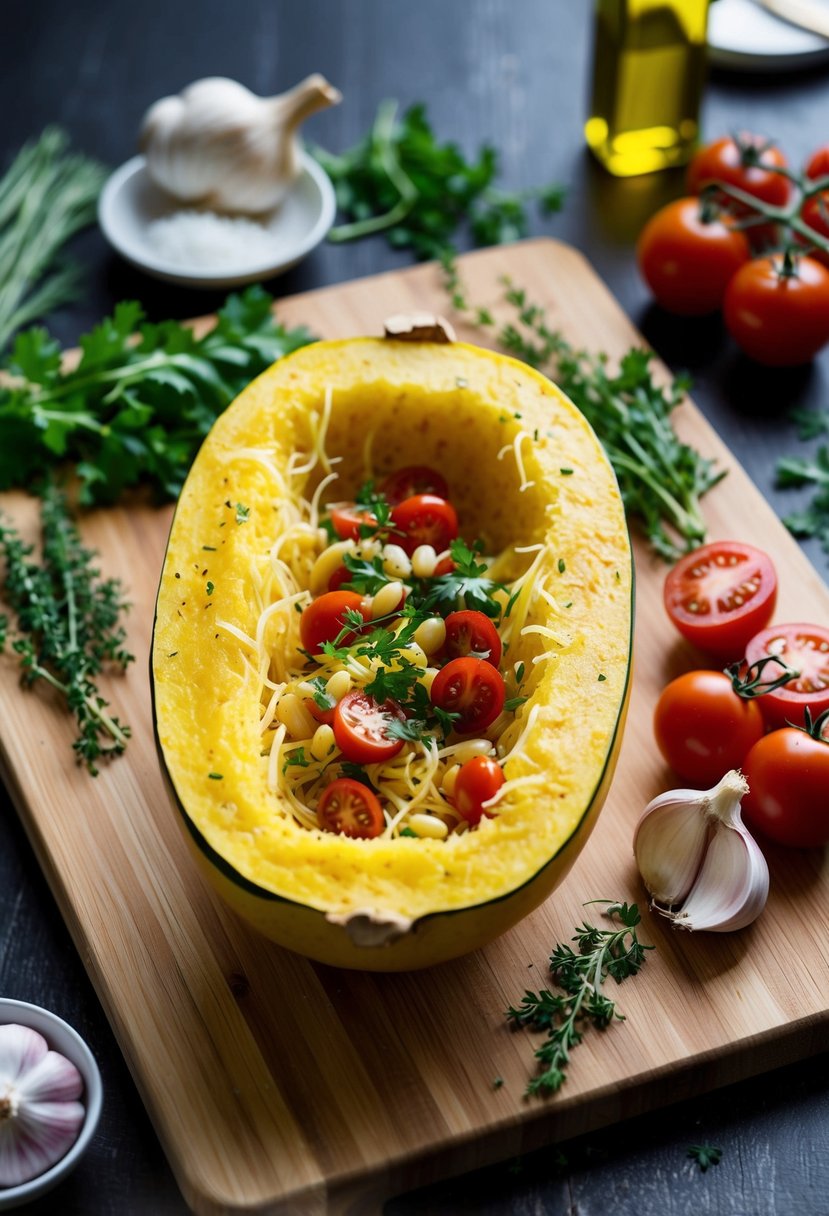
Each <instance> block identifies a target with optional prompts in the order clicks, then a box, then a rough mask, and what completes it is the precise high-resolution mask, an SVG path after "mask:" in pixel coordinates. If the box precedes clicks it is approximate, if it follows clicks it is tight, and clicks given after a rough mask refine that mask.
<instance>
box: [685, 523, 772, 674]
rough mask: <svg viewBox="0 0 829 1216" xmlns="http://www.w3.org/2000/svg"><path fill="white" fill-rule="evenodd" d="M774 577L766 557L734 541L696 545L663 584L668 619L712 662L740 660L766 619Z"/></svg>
mask: <svg viewBox="0 0 829 1216" xmlns="http://www.w3.org/2000/svg"><path fill="white" fill-rule="evenodd" d="M776 599H777V575H776V574H775V570H774V566H773V565H772V562H771V558H770V557H768V556H767V554H765V553H763V552H762V550H761V549H755V548H754V546H753V545H746V544H743V543H742V542H740V541H727V540H720V541H714V542H713V543H712V544H710V545H702V547H701V548H699V549H695V550H694V552H693V553H688V554H686V555H685V557H683V558H681V559H680V560H679V561H678V562H677V564H676V565H675V566H674V568H673V570H671V571H670V573H669V574H668V576H667V578H666V579H665V588H664V600H665V609H666V611H667V613H668V616H669V617H670V618H671V620H672V621H673V623H674V625H675V626H676V628H677V629H678V630H679V632H680V633H681V634H682V636H683V637H684V638H686V639H687V641H689V642H691V643H692V644H693V645H694V646H698V647H699V649H700V650H703V651H705V653H706V654H711V655H714V656H715V657H716V658H718V659H723V660H730V659H738V658H740V657H741V656H742V655H743V653H744V651H745V648H746V644H747V643H748V642H749V641H750V639H751V638H752V637H753V636H754V635H755V633H757V631H758V630H759V629H762V628H763V626H764V625H765V624H766V623H767V622H768V621H770V620H771V614H772V613H773V612H774V605H775V601H776Z"/></svg>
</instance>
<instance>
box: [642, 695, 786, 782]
mask: <svg viewBox="0 0 829 1216" xmlns="http://www.w3.org/2000/svg"><path fill="white" fill-rule="evenodd" d="M759 699H762V698H759ZM653 730H654V735H655V736H656V742H657V744H658V746H659V750H660V751H661V752H662V755H663V756H664V757H665V759H666V760H667V762H668V764H670V766H671V768H672V769H673V770H674V772H676V773H678V774H679V775H680V777H684V778H685V780H686V781H689V782H690V783H691V784H692V785H694V786H698V787H699V788H701V789H705V788H706V787H707V786H710V785H714V784H715V783H716V782H717V781H719V779H720V777H722V776H723V774H724V773H726V772H727V771H728V770H729V769H730V768H739V767H740V766H741V764H742V762H743V759H744V758H745V756H746V755H747V754H748V752H749V750H750V749H751V748H752V747H753V746H754V744H755V743H756V742H757V740H758V739H761V738H762V736H763V731H764V730H765V725H764V723H763V715H762V714H761V713H760V707H759V705H758V704H757V701H756V700H745V699H744V698H743V697H739V696H737V694H736V693H735V692H734V690H733V688H732V687H731V681H730V680H729V678H728V676H725V675H723V674H722V672H720V671H688V672H686V673H685V675H682V676H679V677H678V678H677V679H676V680H672V681H671V683H670V684H668V685H667V686H666V687H665V688H664V689H663V690H662V695H661V696H660V698H659V700H658V701H657V703H656V710H655V712H654V717H653Z"/></svg>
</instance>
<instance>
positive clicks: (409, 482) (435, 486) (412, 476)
mask: <svg viewBox="0 0 829 1216" xmlns="http://www.w3.org/2000/svg"><path fill="white" fill-rule="evenodd" d="M380 493H381V494H383V495H384V496H385V498H386V501H387V502H389V503H391V505H392V506H393V507H394V506H396V505H397V504H398V503H399V502H403V500H404V499H405V498H414V497H415V496H416V495H417V494H436V495H437V497H438V498H448V497H449V487H448V486H447V484H446V481H445V479H444V478H443V477H441V475H440V473H437V472H436V471H435V470H434V469H430V468H429V467H428V465H425V464H414V465H409V466H408V467H407V468H405V469H398V470H397V472H396V473H389V475H388V477H384V478H383V480H382V481H381V482H380Z"/></svg>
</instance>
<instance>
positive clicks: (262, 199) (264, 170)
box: [139, 74, 341, 215]
mask: <svg viewBox="0 0 829 1216" xmlns="http://www.w3.org/2000/svg"><path fill="white" fill-rule="evenodd" d="M340 99H341V94H340V92H339V91H338V90H337V89H335V88H334V87H333V86H332V85H330V84H329V83H328V81H327V80H326V79H325V77H324V76H320V75H318V74H315V75H313V76H308V77H307V78H306V79H305V80H303V81H301V82H300V83H299V84H298V85H296V87H295V88H293V89H290V90H289V91H288V92H287V93H281V94H280V95H279V96H278V97H257V96H256V94H255V93H251V91H250V89H246V88H245V86H244V85H243V84H239V83H238V81H235V80H228V79H227V78H226V77H223V76H210V77H207V78H205V79H204V80H197V81H195V83H193V84H191V85H188V87H187V88H186V89H184V90H183V92H181V93H179V94H178V95H177V96H176V97H162V99H161V100H160V101H157V102H156V103H155V105H153V106H151V107H150V109H149V110H148V111H147V113H146V115H145V117H144V122H143V124H142V127H141V134H140V137H139V145H140V148H141V151H142V152H143V153H144V155H145V156H146V159H147V172H148V173H149V175H150V177H151V178H152V180H153V181H154V182H155V183H156V185H157V186H160V187H161V188H162V190H166V191H167V193H168V194H172V196H173V197H174V198H176V199H179V200H180V201H181V202H185V203H191V204H198V205H201V206H204V207H209V208H212V209H213V210H215V211H227V212H237V213H243V214H250V215H255V214H257V213H259V212H263V211H270V210H271V209H272V208H274V207H276V206H278V205H279V203H281V202H282V199H283V198H284V197H285V194H286V193H287V191H288V189H289V187H290V185H291V183H292V182H293V181H294V179H295V178H296V176H297V174H298V172H299V161H298V149H299V143H298V137H297V128H298V127H299V125H300V123H302V122H304V120H305V119H306V118H308V117H309V115H311V114H313V113H314V111H315V110H319V109H322V107H324V106H331V105H336V104H337V102H339V101H340Z"/></svg>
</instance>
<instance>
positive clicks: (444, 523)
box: [391, 494, 458, 557]
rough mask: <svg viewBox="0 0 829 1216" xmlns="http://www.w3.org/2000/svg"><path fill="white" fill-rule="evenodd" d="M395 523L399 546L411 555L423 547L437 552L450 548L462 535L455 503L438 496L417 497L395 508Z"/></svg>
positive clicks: (421, 495) (392, 520) (393, 518)
mask: <svg viewBox="0 0 829 1216" xmlns="http://www.w3.org/2000/svg"><path fill="white" fill-rule="evenodd" d="M391 522H392V525H393V526H394V528H395V529H396V530H397V532H399V533H402V535H401V536H399V537H397V538H396V539H397V540H398V543H399V544H400V545H401V546H402V548H403V549H405V550H406V552H407V553H408V554H409V556H410V557H411V555H412V554H413V553H414V551H415V549H417V548H418V546H419V545H431V546H432V548H433V549H434V550H435V552H436V553H441V552H442V551H443V550H444V549H448V548H449V542H450V541H453V540H454V539H455V537H456V536H457V535H458V516H457V514H456V512H455V508H454V507H453V506H452V504H451V502H447V501H446V499H445V498H440V497H439V496H438V495H437V494H415V495H413V497H411V498H404V499H403V501H402V502H400V503H398V504H397V506H395V507H392V512H391Z"/></svg>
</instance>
